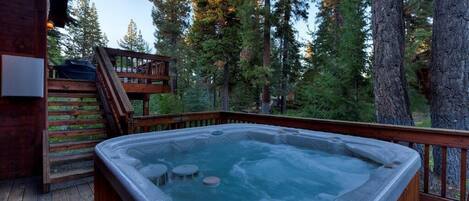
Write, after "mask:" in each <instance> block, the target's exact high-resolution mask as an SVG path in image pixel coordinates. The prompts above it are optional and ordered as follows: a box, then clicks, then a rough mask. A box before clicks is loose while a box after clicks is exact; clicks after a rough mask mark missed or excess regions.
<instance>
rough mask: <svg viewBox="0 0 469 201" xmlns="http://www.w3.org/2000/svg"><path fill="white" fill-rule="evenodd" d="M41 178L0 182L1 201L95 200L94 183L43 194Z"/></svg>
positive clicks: (76, 185)
mask: <svg viewBox="0 0 469 201" xmlns="http://www.w3.org/2000/svg"><path fill="white" fill-rule="evenodd" d="M41 184H42V181H41V178H38V177H37V178H21V179H15V180H2V181H0V201H48V200H53V201H75V200H77V201H78V200H84V201H91V200H93V190H94V187H93V183H92V182H86V183H81V184H75V185H70V186H69V187H66V188H63V189H59V190H53V191H51V192H50V193H47V194H42V193H41V190H40V187H41Z"/></svg>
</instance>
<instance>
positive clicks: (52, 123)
mask: <svg viewBox="0 0 469 201" xmlns="http://www.w3.org/2000/svg"><path fill="white" fill-rule="evenodd" d="M104 122H105V121H104V119H74V120H56V121H49V126H71V125H96V124H103V123H104Z"/></svg>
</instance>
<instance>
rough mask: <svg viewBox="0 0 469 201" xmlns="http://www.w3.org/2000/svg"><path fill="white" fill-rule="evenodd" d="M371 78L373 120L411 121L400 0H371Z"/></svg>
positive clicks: (398, 122) (389, 122)
mask: <svg viewBox="0 0 469 201" xmlns="http://www.w3.org/2000/svg"><path fill="white" fill-rule="evenodd" d="M372 3H373V6H372V12H373V19H372V20H373V48H374V50H373V51H374V60H373V76H374V77H373V78H374V80H373V81H374V97H375V112H376V120H377V122H379V123H385V124H398V125H414V122H413V120H412V114H411V111H410V107H409V97H408V94H407V87H406V85H407V82H406V79H405V74H404V73H405V71H404V47H405V46H404V45H405V44H404V43H405V40H404V39H405V38H404V14H403V2H402V0H374V1H372Z"/></svg>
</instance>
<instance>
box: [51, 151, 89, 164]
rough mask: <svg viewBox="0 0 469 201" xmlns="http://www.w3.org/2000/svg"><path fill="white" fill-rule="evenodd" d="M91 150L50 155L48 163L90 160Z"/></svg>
mask: <svg viewBox="0 0 469 201" xmlns="http://www.w3.org/2000/svg"><path fill="white" fill-rule="evenodd" d="M92 159H93V152H84V153H80V154H68V155H63V156H51V157H50V159H49V160H50V164H52V165H53V164H63V163H73V162H77V161H84V160H92Z"/></svg>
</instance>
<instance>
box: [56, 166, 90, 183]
mask: <svg viewBox="0 0 469 201" xmlns="http://www.w3.org/2000/svg"><path fill="white" fill-rule="evenodd" d="M90 176H93V168H86V169H76V170H71V171H67V172H61V173H51V174H50V177H49V178H50V183H61V182H66V181H70V180H75V179H80V178H85V177H90Z"/></svg>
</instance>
